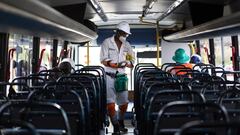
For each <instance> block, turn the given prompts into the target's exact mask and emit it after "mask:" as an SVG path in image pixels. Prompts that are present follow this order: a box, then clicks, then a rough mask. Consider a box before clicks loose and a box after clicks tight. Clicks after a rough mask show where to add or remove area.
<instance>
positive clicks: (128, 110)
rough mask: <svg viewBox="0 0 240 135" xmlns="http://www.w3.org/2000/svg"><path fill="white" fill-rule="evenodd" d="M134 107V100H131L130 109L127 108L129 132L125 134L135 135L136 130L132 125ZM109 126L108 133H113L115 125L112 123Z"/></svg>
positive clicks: (126, 124) (126, 121)
mask: <svg viewBox="0 0 240 135" xmlns="http://www.w3.org/2000/svg"><path fill="white" fill-rule="evenodd" d="M132 108H133V102H129V104H128V109H127V113H126V114H125V120H124V123H125V127H126V128H127V129H128V133H126V134H124V135H133V134H134V133H133V131H134V127H133V126H132V124H131V122H132V118H133V114H132ZM116 110H118V107H117V106H116ZM107 128H108V134H107V135H111V134H112V132H113V126H112V124H110V126H109V127H107Z"/></svg>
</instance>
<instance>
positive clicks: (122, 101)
mask: <svg viewBox="0 0 240 135" xmlns="http://www.w3.org/2000/svg"><path fill="white" fill-rule="evenodd" d="M117 103H118V106H119V112H118V121H119V125H120V131H122V132H123V133H127V132H128V129H127V128H125V125H124V118H125V113H126V111H127V107H128V91H123V92H120V93H117Z"/></svg>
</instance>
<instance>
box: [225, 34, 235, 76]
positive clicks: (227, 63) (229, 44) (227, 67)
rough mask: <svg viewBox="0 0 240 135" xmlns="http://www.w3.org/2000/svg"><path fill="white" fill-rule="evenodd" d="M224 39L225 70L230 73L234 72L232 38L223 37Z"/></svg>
mask: <svg viewBox="0 0 240 135" xmlns="http://www.w3.org/2000/svg"><path fill="white" fill-rule="evenodd" d="M222 38H223V54H224V66H223V67H224V69H225V70H228V71H233V64H232V61H231V57H232V40H231V36H226V37H222Z"/></svg>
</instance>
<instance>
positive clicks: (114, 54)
mask: <svg viewBox="0 0 240 135" xmlns="http://www.w3.org/2000/svg"><path fill="white" fill-rule="evenodd" d="M127 54H130V55H131V56H132V57H133V61H132V63H134V60H135V55H134V52H133V49H132V47H131V46H130V44H129V42H127V41H126V42H125V43H122V45H121V48H120V51H119V50H118V47H117V44H116V42H115V40H114V36H112V37H110V38H107V39H105V40H104V41H103V43H102V46H101V52H100V61H103V60H105V61H109V60H111V63H120V62H123V61H126V55H127ZM105 71H106V72H112V73H115V72H116V71H118V72H120V73H125V68H111V67H105Z"/></svg>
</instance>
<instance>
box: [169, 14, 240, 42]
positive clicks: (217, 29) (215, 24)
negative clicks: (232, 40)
mask: <svg viewBox="0 0 240 135" xmlns="http://www.w3.org/2000/svg"><path fill="white" fill-rule="evenodd" d="M239 33H240V12H236V13H234V14H231V15H228V16H224V17H221V18H218V19H215V20H213V21H210V22H207V23H203V24H201V25H198V26H195V27H192V28H190V29H187V30H184V31H180V32H177V33H174V34H171V35H168V36H165V37H164V39H165V40H170V41H192V40H196V39H202V38H213V37H217V36H227V35H228V36H229V35H238V34H239Z"/></svg>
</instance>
